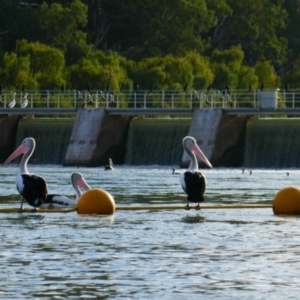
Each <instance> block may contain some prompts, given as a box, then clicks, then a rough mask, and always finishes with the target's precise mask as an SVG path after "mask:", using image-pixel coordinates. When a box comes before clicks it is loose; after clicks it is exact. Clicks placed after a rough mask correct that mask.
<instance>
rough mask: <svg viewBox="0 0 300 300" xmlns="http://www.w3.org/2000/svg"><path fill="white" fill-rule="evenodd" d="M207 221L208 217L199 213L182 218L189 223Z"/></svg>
mask: <svg viewBox="0 0 300 300" xmlns="http://www.w3.org/2000/svg"><path fill="white" fill-rule="evenodd" d="M205 221H206V219H205V218H204V217H203V216H201V215H199V214H197V215H193V216H185V217H183V218H182V219H181V222H183V223H188V224H193V223H203V222H205Z"/></svg>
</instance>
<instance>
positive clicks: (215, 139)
mask: <svg viewBox="0 0 300 300" xmlns="http://www.w3.org/2000/svg"><path fill="white" fill-rule="evenodd" d="M246 122H247V117H246V116H231V115H226V114H225V113H224V112H223V110H221V109H199V110H195V111H194V114H193V118H192V122H191V125H190V129H189V135H190V136H192V137H194V138H195V139H196V141H197V144H198V146H199V147H200V148H201V150H202V151H203V153H204V154H205V155H206V157H207V158H208V159H209V161H210V162H211V163H212V165H213V166H215V167H218V166H229V165H239V164H240V163H241V161H240V160H241V159H242V153H243V140H244V133H245V130H246ZM189 163H190V159H189V156H188V155H187V153H186V152H184V153H183V156H182V160H181V167H185V168H186V167H188V166H189ZM199 166H200V167H204V164H203V163H202V162H201V161H199Z"/></svg>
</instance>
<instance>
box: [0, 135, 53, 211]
mask: <svg viewBox="0 0 300 300" xmlns="http://www.w3.org/2000/svg"><path fill="white" fill-rule="evenodd" d="M34 149H35V140H34V138H31V137H29V138H25V139H24V140H23V141H22V144H21V145H20V146H19V147H18V148H17V149H16V150H15V151H14V152H13V153H12V154H11V155H10V156H9V157H8V158H7V159H6V161H5V162H4V163H3V164H4V165H6V164H8V163H9V162H11V161H12V160H14V159H15V158H16V157H18V156H19V155H21V154H24V155H23V157H22V159H21V163H20V170H19V174H18V175H17V177H16V185H17V189H18V192H19V194H20V195H21V196H22V202H21V207H20V209H21V210H22V209H23V201H24V199H25V200H26V201H27V203H28V204H29V205H31V206H33V207H34V208H37V207H39V206H40V205H42V204H43V203H45V201H46V200H47V193H48V186H47V182H46V180H45V179H44V178H43V177H40V176H37V175H34V174H30V173H29V172H28V169H27V163H28V160H29V158H30V157H31V155H32V153H33V151H34Z"/></svg>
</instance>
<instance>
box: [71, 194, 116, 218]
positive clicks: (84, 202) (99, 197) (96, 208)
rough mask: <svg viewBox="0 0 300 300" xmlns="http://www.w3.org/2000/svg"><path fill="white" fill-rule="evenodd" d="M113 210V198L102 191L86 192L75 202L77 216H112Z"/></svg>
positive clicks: (114, 208)
mask: <svg viewBox="0 0 300 300" xmlns="http://www.w3.org/2000/svg"><path fill="white" fill-rule="evenodd" d="M115 210H116V205H115V200H114V198H113V197H112V195H111V194H109V193H108V192H106V191H105V190H102V189H91V190H88V191H86V192H85V193H83V194H82V195H81V197H80V198H79V200H78V202H77V212H78V213H79V214H99V215H112V214H113V213H114V212H115Z"/></svg>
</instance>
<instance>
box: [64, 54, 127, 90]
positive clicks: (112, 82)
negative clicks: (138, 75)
mask: <svg viewBox="0 0 300 300" xmlns="http://www.w3.org/2000/svg"><path fill="white" fill-rule="evenodd" d="M125 60H126V59H125V58H123V57H121V56H119V55H118V54H117V53H114V52H109V53H106V54H105V53H104V52H102V51H100V50H95V51H93V52H91V53H90V54H89V55H88V56H87V57H84V58H82V59H81V60H80V61H79V62H78V64H74V65H72V66H70V67H69V68H68V69H67V73H68V78H69V79H68V81H69V83H70V88H72V89H87V87H89V88H91V89H98V90H106V89H107V88H109V89H112V90H118V89H120V88H121V86H122V85H125V86H126V87H129V86H130V87H132V82H131V80H130V79H129V78H128V75H127V72H126V69H125V68H124V67H123V65H124V64H126V62H125Z"/></svg>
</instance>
